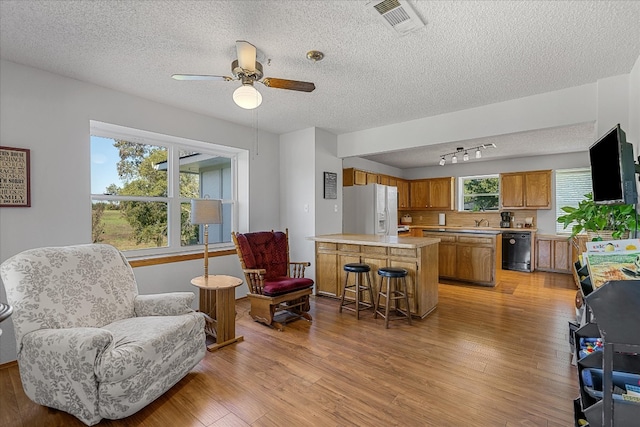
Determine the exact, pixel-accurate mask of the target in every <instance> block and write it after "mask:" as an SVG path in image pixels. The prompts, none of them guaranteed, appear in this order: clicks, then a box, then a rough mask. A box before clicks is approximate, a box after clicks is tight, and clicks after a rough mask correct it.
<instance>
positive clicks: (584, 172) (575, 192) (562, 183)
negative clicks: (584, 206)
mask: <svg viewBox="0 0 640 427" xmlns="http://www.w3.org/2000/svg"><path fill="white" fill-rule="evenodd" d="M591 191H592V190H591V170H590V169H588V168H581V169H558V170H556V232H557V233H570V232H571V227H572V226H573V224H571V225H569V226H568V227H567V228H566V229H565V228H563V226H562V224H560V223H559V222H558V221H557V220H558V217H559V216H562V215H565V214H566V212H564V211H563V210H562V209H561V208H562V207H563V206H572V207H574V208H577V207H578V202H580V201H581V200H583V199H584V195H585V194H587V193H590V192H591Z"/></svg>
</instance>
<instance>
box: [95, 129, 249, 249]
mask: <svg viewBox="0 0 640 427" xmlns="http://www.w3.org/2000/svg"><path fill="white" fill-rule="evenodd" d="M240 151H241V150H237V149H233V148H230V147H224V146H218V145H214V144H208V143H203V142H199V141H192V140H186V139H183V138H176V137H170V136H166V135H160V134H154V133H151V132H145V131H139V130H135V129H129V128H123V127H120V126H115V125H108V124H105V123H98V122H92V124H91V193H92V194H91V201H92V240H93V241H94V242H95V243H97V242H102V243H109V244H111V245H114V246H115V247H117V248H118V249H120V250H123V251H132V250H135V251H138V252H137V253H136V254H139V255H149V254H159V253H169V252H177V251H184V250H193V249H194V246H195V245H199V244H203V241H202V239H203V236H204V233H203V226H202V225H193V224H191V222H190V210H191V199H192V198H204V197H209V198H212V199H221V200H222V203H223V204H222V207H223V209H222V214H223V222H222V224H211V225H210V226H209V243H210V244H212V249H213V248H215V247H216V244H218V246H227V245H229V244H231V230H232V229H233V224H234V223H235V222H236V221H237V216H238V213H237V212H236V211H235V207H236V206H237V203H236V199H237V196H236V194H235V192H236V190H235V188H236V184H235V181H236V180H237V163H238V162H237V157H238V154H239V152H240Z"/></svg>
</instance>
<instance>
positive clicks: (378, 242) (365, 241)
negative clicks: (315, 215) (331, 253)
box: [308, 234, 440, 249]
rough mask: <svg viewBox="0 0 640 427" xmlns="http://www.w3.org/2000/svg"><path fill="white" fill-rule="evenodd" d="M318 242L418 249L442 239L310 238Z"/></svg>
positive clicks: (384, 237)
mask: <svg viewBox="0 0 640 427" xmlns="http://www.w3.org/2000/svg"><path fill="white" fill-rule="evenodd" d="M308 239H309V240H314V241H316V242H327V243H342V244H348V245H365V246H387V247H392V248H405V249H416V248H421V247H423V246H429V245H433V244H437V243H439V242H440V239H435V238H431V237H410V236H406V237H405V236H378V235H374V234H325V235H322V236H312V237H309V238H308Z"/></svg>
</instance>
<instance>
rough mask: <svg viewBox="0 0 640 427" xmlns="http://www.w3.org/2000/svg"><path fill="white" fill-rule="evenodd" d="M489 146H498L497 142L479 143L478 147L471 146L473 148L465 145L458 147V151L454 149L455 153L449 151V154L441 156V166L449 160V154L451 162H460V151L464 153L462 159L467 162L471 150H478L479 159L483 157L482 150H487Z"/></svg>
mask: <svg viewBox="0 0 640 427" xmlns="http://www.w3.org/2000/svg"><path fill="white" fill-rule="evenodd" d="M487 148H496V144H493V143H491V144H482V145H478V146H477V147H471V148H464V147H457V148H456V151H454V152H453V153H447V154H443V155H441V156H440V162H439V164H440V166H444V165H445V163H446V162H447V156H451V163H458V154H459V153H464V154H463V156H462V161H464V162H466V161H468V160H469V151H474V150H475V152H476V159H479V158H481V157H482V150H486V149H487Z"/></svg>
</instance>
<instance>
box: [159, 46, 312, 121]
mask: <svg viewBox="0 0 640 427" xmlns="http://www.w3.org/2000/svg"><path fill="white" fill-rule="evenodd" d="M236 52H237V54H238V59H236V60H235V61H233V62H232V63H231V72H232V73H233V77H229V76H210V75H199V74H174V75H172V76H171V77H172V78H173V79H175V80H209V81H232V80H240V81H241V82H242V86H240V87H239V88H238V89H236V90H235V91H234V92H233V100H234V102H235V103H236V104H237V105H238V106H239V107H242V108H245V109H247V110H251V109H253V108H257V107H258V106H259V105H260V104H261V103H262V95H261V94H260V92H258V90H257V89H256V88H255V87H253V84H254V83H255V82H260V83H262V84H263V85H265V86H267V87H273V88H276V89H287V90H297V91H300V92H313V90H314V89H315V88H316V85H314V84H313V83H309V82H301V81H297V80H286V79H278V78H274V77H265V78H264V79H263V78H262V76H263V72H262V64H260V63H259V62H258V61H257V60H256V53H257V52H256V47H255V46H254V45H252V44H251V43H249V42H247V41H244V40H238V41H236ZM261 79H262V80H261Z"/></svg>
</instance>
